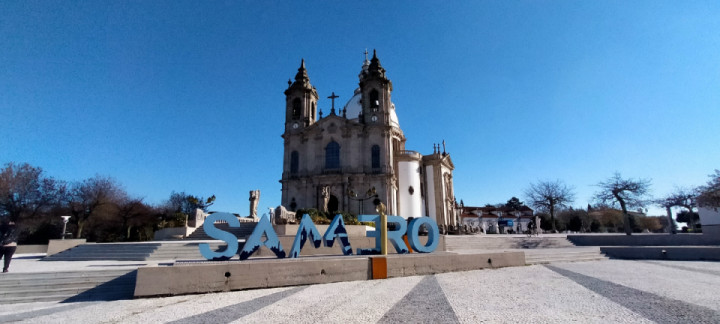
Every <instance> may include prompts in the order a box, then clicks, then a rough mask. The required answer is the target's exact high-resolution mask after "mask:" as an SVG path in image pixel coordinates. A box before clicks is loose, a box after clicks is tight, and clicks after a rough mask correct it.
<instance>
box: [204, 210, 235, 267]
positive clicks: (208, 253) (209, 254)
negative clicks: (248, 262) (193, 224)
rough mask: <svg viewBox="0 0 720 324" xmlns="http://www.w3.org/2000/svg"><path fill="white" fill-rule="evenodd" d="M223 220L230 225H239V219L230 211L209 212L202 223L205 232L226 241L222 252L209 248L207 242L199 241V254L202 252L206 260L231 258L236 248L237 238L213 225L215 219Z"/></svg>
mask: <svg viewBox="0 0 720 324" xmlns="http://www.w3.org/2000/svg"><path fill="white" fill-rule="evenodd" d="M220 220H222V221H225V222H227V223H228V225H229V226H230V227H240V221H239V220H238V219H237V217H235V215H233V214H230V213H214V214H210V216H208V217H207V218H206V219H205V223H204V224H203V230H205V233H206V234H207V235H208V236H210V237H212V238H214V239H216V240H221V241H225V243H227V249H225V251H222V252H216V251H212V250H210V244H207V243H200V244H199V247H200V254H202V256H203V257H205V259H208V260H227V259H230V258H232V257H233V256H234V255H235V254H236V253H237V250H238V239H237V237H235V235H233V234H232V233H230V232H226V231H223V230H221V229H219V228H217V227H215V222H216V221H220Z"/></svg>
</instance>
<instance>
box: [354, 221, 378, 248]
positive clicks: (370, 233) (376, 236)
mask: <svg viewBox="0 0 720 324" xmlns="http://www.w3.org/2000/svg"><path fill="white" fill-rule="evenodd" d="M358 221H360V222H374V223H375V230H374V231H367V232H366V233H365V236H367V237H374V238H375V248H374V249H357V254H358V255H368V254H380V231H379V230H378V229H379V228H380V215H358Z"/></svg>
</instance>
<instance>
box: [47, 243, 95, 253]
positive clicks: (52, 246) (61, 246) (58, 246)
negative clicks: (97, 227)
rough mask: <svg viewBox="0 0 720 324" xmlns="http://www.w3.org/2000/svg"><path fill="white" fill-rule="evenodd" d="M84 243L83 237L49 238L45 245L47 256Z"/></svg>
mask: <svg viewBox="0 0 720 324" xmlns="http://www.w3.org/2000/svg"><path fill="white" fill-rule="evenodd" d="M85 243H86V240H85V239H68V240H50V241H49V242H48V247H47V256H51V255H53V254H58V253H60V252H62V251H65V250H69V249H72V248H74V247H76V246H78V245H81V244H85Z"/></svg>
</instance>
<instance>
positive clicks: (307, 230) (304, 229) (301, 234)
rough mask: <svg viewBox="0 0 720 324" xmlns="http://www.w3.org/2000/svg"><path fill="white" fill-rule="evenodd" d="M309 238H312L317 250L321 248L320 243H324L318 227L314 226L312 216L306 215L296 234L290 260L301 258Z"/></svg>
mask: <svg viewBox="0 0 720 324" xmlns="http://www.w3.org/2000/svg"><path fill="white" fill-rule="evenodd" d="M308 236H310V240H311V241H312V243H313V245H314V246H315V248H316V249H317V248H319V247H320V243H322V237H320V232H318V230H317V227H315V224H313V222H312V219H311V218H310V215H308V214H305V215H303V218H302V220H300V226H299V227H298V231H297V234H295V241H293V245H292V248H291V249H290V256H289V257H290V258H297V257H298V256H300V250H302V247H303V245H305V241H306V240H307V238H308Z"/></svg>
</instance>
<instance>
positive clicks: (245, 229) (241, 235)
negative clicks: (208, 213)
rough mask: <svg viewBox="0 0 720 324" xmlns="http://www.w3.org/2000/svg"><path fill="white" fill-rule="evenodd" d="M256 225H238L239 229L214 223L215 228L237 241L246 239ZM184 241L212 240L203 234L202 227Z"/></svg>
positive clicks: (225, 224)
mask: <svg viewBox="0 0 720 324" xmlns="http://www.w3.org/2000/svg"><path fill="white" fill-rule="evenodd" d="M256 225H257V223H254V222H253V223H240V227H230V226H229V225H228V224H227V223H215V227H216V228H218V229H221V230H223V231H226V232H230V233H233V234H235V237H237V238H238V239H246V238H247V237H248V236H250V234H252V231H253V230H254V229H255V226H256ZM185 240H192V241H202V240H213V238H211V237H210V236H208V235H207V233H205V229H203V227H202V226H200V227H198V228H197V229H196V230H195V231H194V232H192V233H191V234H190V235H188V237H187V238H185Z"/></svg>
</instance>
